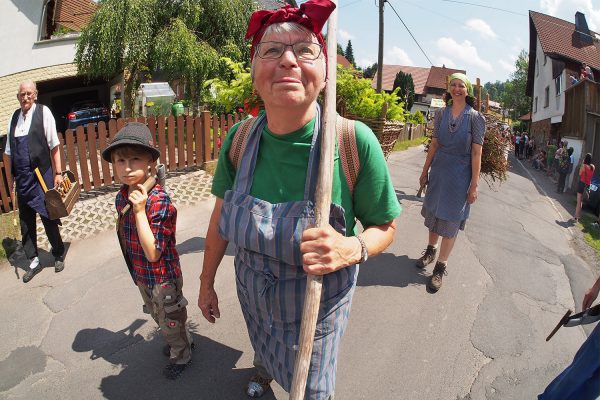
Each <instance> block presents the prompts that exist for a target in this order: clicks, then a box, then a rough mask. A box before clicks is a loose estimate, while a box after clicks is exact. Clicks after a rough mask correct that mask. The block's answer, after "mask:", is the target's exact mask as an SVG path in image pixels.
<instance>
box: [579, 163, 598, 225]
mask: <svg viewBox="0 0 600 400" xmlns="http://www.w3.org/2000/svg"><path fill="white" fill-rule="evenodd" d="M595 169H596V167H595V166H594V164H592V155H591V154H590V153H587V154H586V155H585V157H584V159H583V163H582V164H581V167H580V168H579V183H578V184H577V205H576V206H575V222H579V217H580V216H581V206H582V203H583V192H585V189H586V188H587V187H588V186H590V184H591V183H592V177H593V176H594V171H595Z"/></svg>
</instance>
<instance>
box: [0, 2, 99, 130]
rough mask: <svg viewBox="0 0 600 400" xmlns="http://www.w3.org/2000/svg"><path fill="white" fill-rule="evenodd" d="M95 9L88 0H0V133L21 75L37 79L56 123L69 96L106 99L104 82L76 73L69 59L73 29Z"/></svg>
mask: <svg viewBox="0 0 600 400" xmlns="http://www.w3.org/2000/svg"><path fill="white" fill-rule="evenodd" d="M96 9H97V5H96V3H95V2H94V1H92V0H37V1H34V0H28V1H24V0H2V1H0V26H2V31H3V35H0V54H2V59H3V61H2V63H0V136H2V135H5V134H6V126H7V124H8V121H9V119H10V116H11V115H12V113H13V111H14V110H16V109H17V108H19V102H18V101H17V97H16V93H17V90H18V85H19V83H20V82H22V81H25V80H32V81H35V82H36V83H37V86H38V91H39V96H38V102H39V103H42V104H45V105H47V106H49V107H50V109H51V110H52V112H53V114H54V117H55V119H56V121H57V124H58V126H59V129H60V128H61V125H62V124H63V122H64V117H65V116H66V114H67V112H68V109H69V107H70V105H71V104H72V103H73V102H75V101H78V100H87V99H96V100H100V101H102V102H104V103H106V102H108V97H109V96H108V93H109V88H108V85H107V83H106V82H104V81H90V80H86V79H84V78H83V77H79V76H77V67H76V65H75V64H74V63H73V60H74V58H75V44H76V41H77V38H78V36H79V33H78V32H79V31H80V30H81V28H82V27H83V26H85V24H86V23H87V22H88V21H89V19H90V18H91V16H92V14H93V13H94V12H95V11H96Z"/></svg>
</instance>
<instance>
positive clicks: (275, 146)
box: [211, 119, 402, 235]
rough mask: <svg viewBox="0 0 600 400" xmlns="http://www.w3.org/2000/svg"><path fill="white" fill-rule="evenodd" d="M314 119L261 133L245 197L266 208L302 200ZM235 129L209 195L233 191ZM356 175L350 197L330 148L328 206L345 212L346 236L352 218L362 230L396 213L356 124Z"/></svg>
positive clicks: (374, 150)
mask: <svg viewBox="0 0 600 400" xmlns="http://www.w3.org/2000/svg"><path fill="white" fill-rule="evenodd" d="M314 124H315V119H313V120H312V121H310V122H309V123H308V124H306V125H305V126H304V127H302V128H300V129H299V130H297V131H295V132H291V133H288V134H285V135H275V134H273V133H271V132H270V131H269V129H268V128H267V127H265V129H264V130H263V133H262V137H261V139H260V147H259V152H258V158H257V160H256V167H255V169H254V179H253V182H252V188H251V190H250V194H251V195H252V196H254V197H256V198H259V199H262V200H266V201H268V202H270V203H273V204H274V203H284V202H288V201H298V200H302V199H303V198H304V184H305V181H306V170H307V166H308V158H309V154H310V144H311V140H312V134H313V129H314ZM238 127H239V124H236V125H234V126H232V127H231V129H230V130H229V132H228V134H227V137H226V139H225V141H224V143H223V147H222V148H221V151H220V154H219V161H218V164H217V170H216V172H215V176H214V179H213V184H212V189H211V192H212V194H214V195H215V196H217V197H220V198H223V197H224V195H225V192H226V191H227V190H229V189H231V188H233V182H234V179H235V173H236V171H235V168H234V167H233V165H232V164H231V162H230V161H229V157H228V153H229V149H230V148H231V142H232V140H233V137H234V135H235V133H236V132H237V129H238ZM355 132H356V144H357V150H358V154H359V160H360V170H359V174H358V178H357V181H356V184H355V187H354V197H352V195H351V193H350V189H349V188H348V184H347V182H346V178H345V176H344V172H343V169H342V168H341V166H340V158H339V155H338V149H337V145H336V149H335V155H334V157H335V158H334V160H335V162H334V171H333V188H332V202H333V203H335V204H338V205H341V206H342V207H343V208H344V211H345V219H346V231H347V235H352V234H353V233H354V228H355V225H356V223H355V218H357V219H358V220H359V221H360V222H361V223H362V224H363V226H364V227H365V228H366V227H368V226H372V225H382V224H384V223H387V222H390V221H392V220H393V219H394V218H396V217H397V216H398V215H400V212H401V211H402V208H401V207H400V204H399V203H398V199H397V197H396V193H395V191H394V187H393V185H392V180H391V178H390V174H389V171H388V168H387V164H386V162H385V159H384V157H383V152H382V150H381V146H380V145H379V142H378V141H377V138H376V137H375V135H374V134H373V132H372V131H371V129H370V128H369V127H367V126H366V125H365V124H363V123H362V122H358V121H357V122H356V123H355Z"/></svg>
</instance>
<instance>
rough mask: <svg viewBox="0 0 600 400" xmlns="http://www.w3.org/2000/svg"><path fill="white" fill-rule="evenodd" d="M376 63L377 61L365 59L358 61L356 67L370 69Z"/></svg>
mask: <svg viewBox="0 0 600 400" xmlns="http://www.w3.org/2000/svg"><path fill="white" fill-rule="evenodd" d="M376 62H377V60H375V59H372V58H368V57H363V58H361V59H359V60H358V61H356V65H358V66H359V67H362V68H365V67H370V66H371V65H373V64H375V63H376Z"/></svg>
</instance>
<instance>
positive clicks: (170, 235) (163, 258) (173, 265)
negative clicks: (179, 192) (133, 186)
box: [115, 184, 181, 287]
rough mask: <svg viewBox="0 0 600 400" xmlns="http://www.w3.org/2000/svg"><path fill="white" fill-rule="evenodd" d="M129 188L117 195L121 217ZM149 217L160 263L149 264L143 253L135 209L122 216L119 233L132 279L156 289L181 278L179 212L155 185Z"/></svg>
mask: <svg viewBox="0 0 600 400" xmlns="http://www.w3.org/2000/svg"><path fill="white" fill-rule="evenodd" d="M127 189H128V186H127V185H123V186H122V187H121V190H119V193H117V198H116V199H115V205H116V207H117V212H118V213H119V214H118V215H121V210H122V209H123V207H125V205H126V204H127V203H128V200H127V198H128V194H127ZM146 215H147V216H148V222H149V223H150V229H151V230H152V234H153V235H154V244H155V246H156V248H157V249H158V250H160V252H161V255H160V259H159V260H158V261H156V262H150V261H148V259H147V258H146V255H145V254H144V249H143V248H142V245H141V243H140V239H139V237H138V233H137V226H136V225H135V217H134V214H133V209H130V210H129V211H128V212H127V213H126V214H125V215H124V216H122V217H121V220H120V224H119V231H120V232H121V235H122V240H123V244H124V246H125V249H126V252H127V257H128V258H129V260H130V261H131V264H132V265H133V279H134V280H135V281H136V282H137V283H142V284H144V285H146V286H149V287H153V286H154V285H155V284H158V283H162V282H164V281H167V280H175V279H177V278H179V277H180V276H181V267H180V266H179V254H178V253H177V249H176V248H175V244H176V242H175V231H176V227H175V224H176V221H177V209H176V208H175V207H174V206H173V203H171V199H170V198H169V195H168V194H167V193H166V192H165V191H164V189H163V188H162V187H161V186H160V185H159V184H156V185H155V186H154V187H153V188H152V190H151V191H150V192H149V193H148V201H147V202H146Z"/></svg>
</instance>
